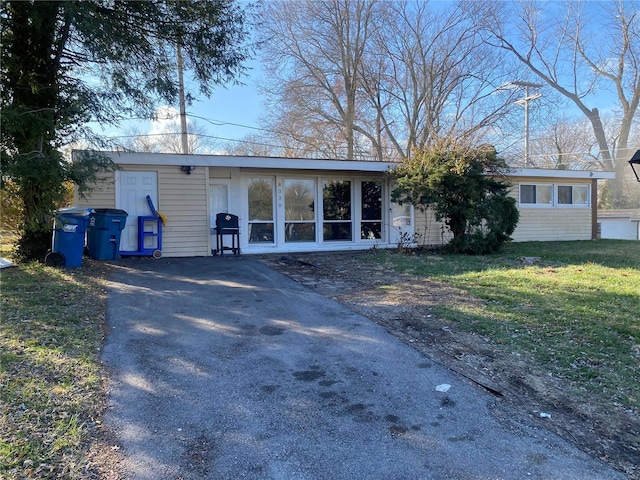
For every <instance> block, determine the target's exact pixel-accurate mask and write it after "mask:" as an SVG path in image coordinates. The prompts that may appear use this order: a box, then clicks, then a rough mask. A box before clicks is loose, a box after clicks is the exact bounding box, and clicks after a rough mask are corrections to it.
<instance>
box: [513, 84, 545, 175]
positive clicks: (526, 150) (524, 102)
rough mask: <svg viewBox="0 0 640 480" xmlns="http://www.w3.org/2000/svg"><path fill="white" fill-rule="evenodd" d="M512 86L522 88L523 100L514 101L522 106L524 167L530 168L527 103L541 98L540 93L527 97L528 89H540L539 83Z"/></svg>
mask: <svg viewBox="0 0 640 480" xmlns="http://www.w3.org/2000/svg"><path fill="white" fill-rule="evenodd" d="M511 84H512V85H517V86H518V87H524V98H521V99H520V100H516V102H515V103H517V104H518V105H523V106H524V166H525V167H530V166H531V165H530V162H529V102H530V101H531V100H536V99H537V98H540V97H541V96H542V94H541V93H535V94H533V95H529V88H540V87H542V84H541V83H532V82H519V81H518V82H511Z"/></svg>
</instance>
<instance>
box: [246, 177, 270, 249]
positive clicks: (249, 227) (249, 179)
mask: <svg viewBox="0 0 640 480" xmlns="http://www.w3.org/2000/svg"><path fill="white" fill-rule="evenodd" d="M252 180H263V181H264V180H268V181H269V182H270V183H271V220H267V219H256V220H252V219H251V212H250V210H251V199H250V198H249V191H250V186H251V183H252ZM276 217H277V215H276V178H275V177H274V176H272V175H250V176H248V177H247V230H248V242H249V244H251V245H258V244H263V245H265V244H266V245H273V244H276V243H277V233H276V232H277V227H276ZM261 224H271V237H272V238H271V240H270V241H269V240H265V241H252V226H253V225H261Z"/></svg>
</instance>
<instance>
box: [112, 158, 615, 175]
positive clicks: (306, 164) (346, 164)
mask: <svg viewBox="0 0 640 480" xmlns="http://www.w3.org/2000/svg"><path fill="white" fill-rule="evenodd" d="M103 153H105V154H106V155H108V156H109V157H110V158H111V159H112V160H113V161H114V162H115V163H119V164H125V165H190V166H195V167H236V168H262V169H296V170H334V171H335V170H341V171H354V172H380V173H382V172H387V171H389V170H390V169H392V168H394V167H395V166H397V165H398V164H397V163H396V162H376V161H364V160H335V159H314V158H284V157H254V156H238V155H182V154H173V153H137V152H135V153H133V152H103ZM510 176H511V177H534V178H536V177H537V178H540V179H544V178H564V179H587V178H592V179H613V178H615V173H614V172H594V171H586V170H549V169H537V168H524V169H514V170H512V171H511V172H510Z"/></svg>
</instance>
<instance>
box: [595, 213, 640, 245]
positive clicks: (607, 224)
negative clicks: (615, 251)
mask: <svg viewBox="0 0 640 480" xmlns="http://www.w3.org/2000/svg"><path fill="white" fill-rule="evenodd" d="M598 224H599V226H600V238H612V239H618V240H640V210H599V211H598Z"/></svg>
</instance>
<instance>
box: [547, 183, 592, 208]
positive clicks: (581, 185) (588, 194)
mask: <svg viewBox="0 0 640 480" xmlns="http://www.w3.org/2000/svg"><path fill="white" fill-rule="evenodd" d="M562 187H564V188H567V187H568V188H571V203H560V193H559V189H560V188H562ZM576 187H579V188H585V190H586V192H585V200H586V201H585V203H574V198H575V197H574V189H575V188H576ZM555 189H556V198H557V199H558V200H557V206H558V207H560V208H588V207H591V188H590V185H587V184H585V183H558V184H557V185H555Z"/></svg>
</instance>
